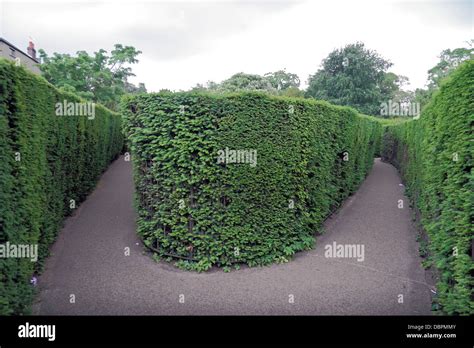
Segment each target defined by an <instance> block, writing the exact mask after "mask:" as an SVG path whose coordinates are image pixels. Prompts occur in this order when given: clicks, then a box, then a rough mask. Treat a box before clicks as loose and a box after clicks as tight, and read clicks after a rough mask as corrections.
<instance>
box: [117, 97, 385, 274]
mask: <svg viewBox="0 0 474 348" xmlns="http://www.w3.org/2000/svg"><path fill="white" fill-rule="evenodd" d="M123 114H124V117H125V122H124V127H125V128H124V132H125V135H126V137H127V138H128V140H129V144H130V147H131V151H132V158H133V164H134V179H135V186H136V201H137V206H138V214H139V217H138V233H139V235H140V236H141V237H142V238H143V240H144V242H145V244H146V245H147V246H149V247H151V248H153V249H154V250H156V252H157V253H158V254H159V255H160V256H170V255H171V256H173V257H176V258H180V259H181V261H180V262H179V265H180V266H182V267H184V268H187V269H195V270H199V271H202V270H206V269H208V268H210V267H211V266H212V265H220V266H223V267H225V269H226V270H227V269H228V267H229V266H230V265H231V264H238V263H246V264H248V265H250V266H254V265H262V264H268V263H271V262H284V261H286V260H288V258H290V257H291V255H293V254H294V253H295V252H296V251H299V250H303V249H306V248H309V247H311V246H312V245H313V242H314V239H313V236H314V234H315V233H317V232H318V230H319V228H320V226H321V224H322V222H323V220H324V219H325V217H327V216H328V215H329V214H330V213H331V211H332V210H334V209H335V208H336V207H337V206H338V205H339V204H340V203H341V202H342V201H343V200H344V199H345V198H346V197H347V196H348V195H349V194H350V193H351V192H353V191H354V190H355V189H356V188H357V186H358V185H359V184H360V182H361V181H362V180H363V179H364V177H365V175H366V174H367V172H368V171H369V169H370V167H371V165H372V162H373V157H374V152H375V150H376V147H377V146H378V144H379V142H378V139H379V138H380V130H381V126H380V124H379V123H378V122H377V121H375V120H373V119H371V118H369V117H364V116H361V115H358V114H357V112H356V111H354V110H353V109H350V108H345V107H339V106H333V105H330V104H328V103H326V102H317V101H312V100H311V101H309V100H304V99H301V98H295V99H292V98H281V97H271V96H268V95H265V94H259V93H241V94H231V95H219V96H218V95H211V94H200V93H159V94H151V95H141V96H136V97H129V98H126V99H125V100H124V103H123ZM226 150H251V151H256V157H255V158H254V159H256V163H255V164H256V165H252V164H253V163H254V162H252V161H251V158H250V157H249V158H248V159H249V161H248V162H247V163H228V162H227V163H218V158H219V154H220V153H219V151H226Z"/></svg>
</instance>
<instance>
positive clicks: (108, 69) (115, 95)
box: [39, 44, 146, 110]
mask: <svg viewBox="0 0 474 348" xmlns="http://www.w3.org/2000/svg"><path fill="white" fill-rule="evenodd" d="M140 53H141V51H137V50H136V49H135V48H134V47H132V46H123V45H121V44H116V45H115V46H114V49H113V50H112V51H111V54H110V55H108V54H107V51H106V50H103V49H100V50H99V51H97V52H94V54H93V55H89V54H88V53H87V52H85V51H78V52H77V53H76V56H71V55H69V54H60V53H54V54H53V56H51V57H49V56H48V55H47V54H46V52H45V51H44V50H42V49H41V50H39V54H40V58H41V61H42V64H41V65H40V68H41V71H42V73H43V77H44V78H46V80H48V81H49V82H50V83H52V84H53V85H55V86H56V87H58V88H60V89H63V90H66V91H69V92H73V93H76V94H78V95H80V96H81V97H83V98H85V99H88V100H92V101H94V102H98V103H101V104H103V105H105V106H107V107H109V108H110V109H112V110H117V109H118V104H119V101H120V97H121V96H122V95H123V94H125V93H136V92H143V91H146V88H145V85H144V84H140V85H139V87H135V86H133V85H132V84H130V83H129V82H128V78H129V77H130V76H135V75H134V74H133V73H132V69H131V67H129V66H128V65H131V64H136V63H138V60H137V59H136V57H137V56H138V55H139V54H140ZM132 86H133V87H132Z"/></svg>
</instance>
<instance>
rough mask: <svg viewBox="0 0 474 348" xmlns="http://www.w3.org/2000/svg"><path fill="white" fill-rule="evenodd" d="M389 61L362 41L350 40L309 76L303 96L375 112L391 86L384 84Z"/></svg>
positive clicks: (366, 111)
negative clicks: (350, 41)
mask: <svg viewBox="0 0 474 348" xmlns="http://www.w3.org/2000/svg"><path fill="white" fill-rule="evenodd" d="M391 65H392V63H390V62H389V61H387V60H385V59H383V58H382V57H381V56H380V55H379V54H378V53H377V52H375V51H372V50H369V49H366V48H365V47H364V44H363V43H361V42H357V43H355V44H349V45H347V46H345V47H344V48H341V49H336V50H334V51H332V52H331V53H330V54H329V55H328V56H327V57H326V58H325V59H324V60H323V63H322V68H321V69H319V70H318V71H317V72H316V73H315V74H314V75H311V76H310V77H309V81H308V89H307V90H306V96H307V97H313V98H316V99H323V100H327V101H329V102H331V103H334V104H338V105H348V106H352V107H354V108H356V109H358V110H359V111H360V112H362V113H365V114H370V115H378V114H379V112H380V104H381V102H382V101H384V99H386V97H387V95H385V93H387V91H388V92H391V89H392V88H394V87H393V86H388V85H387V84H388V82H389V81H390V80H389V79H388V78H387V77H386V71H387V69H388V68H389V67H390V66H391ZM391 78H393V76H391ZM394 81H395V80H392V83H393V82H394Z"/></svg>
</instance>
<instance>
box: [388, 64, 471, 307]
mask: <svg viewBox="0 0 474 348" xmlns="http://www.w3.org/2000/svg"><path fill="white" fill-rule="evenodd" d="M473 96H474V61H473V60H471V61H469V62H466V63H464V64H463V65H462V66H460V67H459V68H458V69H457V70H456V71H455V72H454V73H453V74H452V76H451V78H450V79H449V80H447V81H446V82H445V83H444V84H443V85H442V86H441V88H440V91H439V92H438V93H437V95H435V96H434V98H433V100H432V101H431V103H430V104H429V105H428V106H427V108H426V110H424V112H423V113H422V115H421V117H420V119H419V120H414V121H409V122H405V123H402V124H399V125H393V126H388V127H387V128H386V130H385V133H384V136H383V138H384V144H383V150H382V156H383V158H384V159H385V160H387V161H390V162H392V163H393V164H394V165H395V166H397V167H398V168H399V170H400V172H401V174H402V176H403V178H404V180H405V182H406V187H407V191H408V194H409V196H410V197H411V200H412V202H413V204H414V206H415V207H416V208H418V210H419V211H420V213H421V223H422V225H423V227H424V229H425V230H426V232H427V235H428V237H429V240H430V244H429V248H430V250H431V259H430V260H431V261H432V262H433V264H434V265H435V266H436V268H437V269H438V270H439V271H440V281H439V284H438V286H437V287H438V293H439V304H440V305H441V306H442V310H443V312H445V313H448V314H473V313H474V304H473V301H472V298H473V290H472V289H473V277H472V271H473V261H472V256H471V255H472V236H473V234H472V231H473V229H472V223H473V220H474V219H473V215H474V209H473V200H474V197H473V189H474V181H473V169H472V165H473V139H472V129H473V122H474V97H473Z"/></svg>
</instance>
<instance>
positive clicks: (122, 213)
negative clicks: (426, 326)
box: [34, 158, 430, 315]
mask: <svg viewBox="0 0 474 348" xmlns="http://www.w3.org/2000/svg"><path fill="white" fill-rule="evenodd" d="M400 182H401V181H400V178H399V176H398V174H397V172H396V170H395V169H394V168H393V167H392V166H391V165H389V164H386V163H382V162H380V161H379V160H376V161H375V164H374V167H373V169H372V171H371V173H370V175H369V176H368V177H367V179H366V180H365V182H364V183H363V184H362V186H361V187H360V188H359V190H358V191H357V193H356V194H354V195H353V196H352V197H350V198H349V199H348V200H347V201H346V203H345V204H344V206H343V207H342V209H341V210H340V211H339V212H338V213H337V214H335V215H334V216H333V217H332V218H331V219H329V220H328V221H327V223H326V225H325V230H326V232H325V234H324V235H322V236H320V237H318V238H317V243H316V247H315V249H313V250H311V251H307V252H300V253H298V254H297V255H296V256H295V257H294V259H293V260H292V261H290V262H289V263H286V264H275V265H272V266H269V267H259V268H242V269H241V270H239V271H232V272H230V273H224V272H223V271H222V270H212V271H210V272H207V273H203V274H199V273H194V272H187V271H181V270H179V269H177V268H176V267H174V266H173V265H172V264H168V263H165V262H161V263H156V262H155V261H153V260H152V259H151V258H150V256H149V255H144V254H143V253H142V251H143V247H142V245H141V243H140V242H139V239H138V238H137V237H136V235H135V223H134V220H135V214H134V210H133V207H132V195H133V184H132V178H131V167H130V163H129V162H125V161H124V160H123V158H120V159H118V160H117V161H115V162H114V163H113V164H112V165H111V166H110V168H109V169H108V171H107V172H106V173H105V174H104V175H103V177H102V178H101V180H100V182H99V184H98V186H97V188H96V190H95V191H94V192H93V193H92V194H91V195H90V196H89V198H88V199H87V200H86V201H85V202H84V203H83V204H81V206H80V207H79V208H78V210H77V211H76V212H75V213H74V215H73V216H71V217H70V218H68V219H67V220H66V222H65V226H64V228H63V230H62V231H61V233H60V235H59V238H58V240H57V242H56V243H55V244H54V246H53V247H52V256H51V257H50V258H49V259H48V260H47V263H46V270H45V272H44V273H43V275H42V276H41V277H40V279H39V285H38V286H39V290H40V293H39V295H38V298H37V301H36V303H35V306H34V313H36V314H43V315H51V314H53V315H55V314H71V315H76V314H94V315H95V314H97V315H100V314H110V315H113V314H118V315H121V314H129V315H139V314H145V315H162V314H165V315H166V314H310V315H319V314H322V315H325V314H335V315H344V314H361V315H365V314H375V315H377V314H382V315H397V314H415V315H416V314H430V289H429V285H428V284H426V282H425V275H424V271H423V269H422V268H421V266H420V261H421V260H420V258H419V256H418V251H417V247H418V246H417V243H416V241H415V237H416V231H415V230H414V227H413V225H412V222H411V211H410V209H409V208H408V200H407V198H406V197H405V196H404V188H403V186H401V185H400ZM399 199H403V200H404V209H399V208H398V206H397V205H398V200H399ZM333 242H336V243H337V244H363V245H364V261H363V262H358V261H357V260H356V259H355V258H326V257H325V255H324V254H325V248H324V247H325V245H327V244H332V243H333ZM126 247H130V250H131V253H130V256H125V253H124V248H126ZM71 294H73V295H74V296H75V303H70V295H71ZM181 294H182V295H184V303H180V302H179V299H180V295H181ZM399 295H403V303H399V298H400V297H399ZM290 296H293V298H294V303H290V301H289V300H290Z"/></svg>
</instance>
